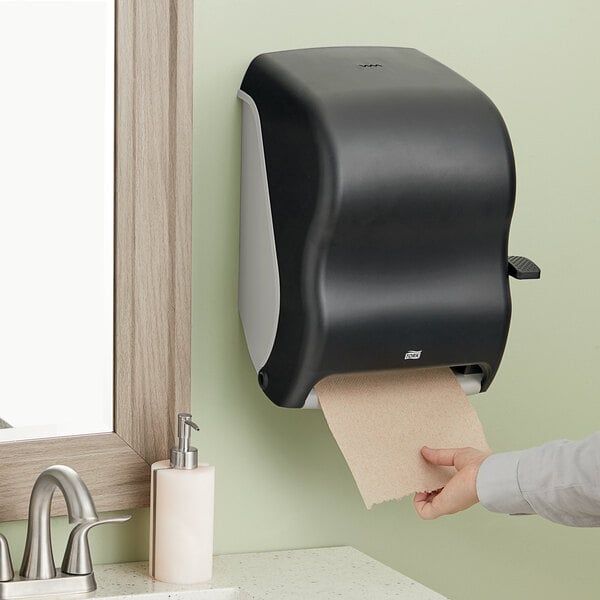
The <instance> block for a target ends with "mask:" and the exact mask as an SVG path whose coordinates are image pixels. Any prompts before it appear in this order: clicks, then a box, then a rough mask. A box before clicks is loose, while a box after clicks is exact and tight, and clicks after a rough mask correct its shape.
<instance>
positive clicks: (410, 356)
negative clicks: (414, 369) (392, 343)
mask: <svg viewBox="0 0 600 600" xmlns="http://www.w3.org/2000/svg"><path fill="white" fill-rule="evenodd" d="M421 352H422V350H409V351H408V352H407V353H406V354H405V355H404V360H419V358H421Z"/></svg>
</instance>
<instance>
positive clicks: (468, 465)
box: [413, 446, 490, 520]
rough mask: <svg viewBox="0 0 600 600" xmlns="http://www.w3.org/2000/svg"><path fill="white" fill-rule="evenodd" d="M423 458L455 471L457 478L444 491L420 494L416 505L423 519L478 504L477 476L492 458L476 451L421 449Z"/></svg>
mask: <svg viewBox="0 0 600 600" xmlns="http://www.w3.org/2000/svg"><path fill="white" fill-rule="evenodd" d="M421 454H422V456H423V458H424V459H425V460H426V461H428V462H430V463H431V464H433V465H440V466H445V467H454V468H455V469H456V474H455V475H454V476H453V477H452V479H450V481H449V482H448V483H447V484H446V485H445V486H444V487H443V488H441V489H439V490H436V491H434V492H417V493H416V494H415V497H414V500H413V503H414V505H415V510H416V511H417V513H418V515H419V516H420V517H421V518H422V519H426V520H429V519H435V518H437V517H441V516H442V515H451V514H454V513H457V512H459V511H461V510H465V509H466V508H469V507H471V506H473V505H474V504H477V502H479V498H478V497H477V485H476V483H477V473H478V472H479V467H480V466H481V463H482V462H483V461H484V460H485V459H486V458H487V457H488V456H489V455H490V453H489V452H482V451H481V450H476V449H475V448H440V449H434V448H428V447H427V446H423V448H421Z"/></svg>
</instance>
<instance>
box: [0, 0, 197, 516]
mask: <svg viewBox="0 0 600 600" xmlns="http://www.w3.org/2000/svg"><path fill="white" fill-rule="evenodd" d="M193 6H194V5H193V0H177V2H173V0H152V2H150V1H148V0H68V1H58V0H38V1H36V2H33V1H30V0H22V1H18V2H15V1H11V2H7V1H6V0H0V27H1V30H0V44H2V45H1V46H0V50H1V52H2V53H1V54H0V64H1V65H2V69H3V71H2V72H3V76H4V79H3V81H2V84H3V85H2V95H1V96H0V102H1V103H2V104H0V107H1V108H0V122H1V127H0V148H1V150H0V152H1V153H2V156H1V159H2V162H1V163H0V165H1V166H0V211H2V212H1V214H0V221H1V225H0V226H1V227H2V231H1V233H0V237H2V238H4V237H5V236H6V237H8V236H9V235H10V236H12V239H11V241H10V243H9V242H6V241H5V240H4V239H2V244H3V245H2V247H1V252H0V267H1V269H2V271H1V275H2V278H3V279H2V281H3V283H4V285H2V287H1V288H0V289H1V291H2V294H0V298H1V302H2V303H6V304H0V308H1V311H0V313H1V317H0V319H1V320H0V348H2V350H1V351H2V356H1V358H2V361H3V362H2V363H0V411H1V412H0V417H2V418H4V419H5V420H6V421H8V422H9V423H10V420H11V419H12V420H13V421H15V423H11V424H13V425H14V424H16V418H17V417H16V414H13V413H10V414H9V412H10V411H11V410H13V409H16V408H23V412H22V413H21V416H20V417H19V418H23V415H25V418H24V421H23V422H22V424H21V426H19V427H12V428H5V429H3V430H2V431H1V433H2V434H4V438H3V440H4V442H3V441H2V440H0V480H1V481H2V486H0V521H14V520H18V519H23V518H26V517H27V512H28V503H29V495H30V493H31V486H32V485H33V483H34V481H35V479H36V477H37V476H38V475H39V473H40V472H41V471H42V470H43V469H45V468H46V467H48V466H50V465H53V464H66V465H69V466H70V467H72V468H74V469H75V470H76V471H77V472H78V473H79V474H80V475H81V477H82V478H83V479H84V481H85V482H86V484H87V486H88V488H89V490H90V492H91V493H92V496H93V498H94V503H95V505H96V509H97V510H98V511H100V512H102V511H106V510H118V509H131V508H135V507H138V506H148V501H149V489H150V485H149V473H150V468H149V465H150V464H151V463H153V462H155V461H157V460H160V459H164V458H165V457H166V456H168V452H169V447H170V446H171V445H172V443H173V439H174V437H175V434H176V426H177V423H176V421H177V419H176V415H177V413H179V412H189V407H190V356H191V352H190V351H191V324H190V320H191V313H190V307H191V305H190V294H191V254H192V249H191V246H192V244H191V199H192V154H191V150H192V31H193ZM20 11H23V12H20ZM8 15H17V16H15V17H14V19H13V22H12V24H8V23H7V22H8ZM11 18H12V17H11ZM19 22H20V25H19V29H20V32H19V33H18V34H14V35H13V32H14V31H15V30H16V29H17V24H18V23H19ZM113 23H114V26H113ZM7 36H9V37H7ZM94 40H95V41H94ZM92 46H93V48H94V51H92ZM86 53H87V54H86ZM113 54H114V61H113V59H112V56H113ZM92 65H94V68H92ZM63 67H64V68H63ZM5 71H8V73H9V74H10V76H11V80H10V84H9V83H8V79H7V76H6V75H4V72H5ZM111 86H114V96H113V94H112V88H111ZM15 87H16V90H15V89H14V88H15ZM6 96H9V98H6ZM113 98H114V100H113ZM6 102H8V104H6ZM22 108H23V109H24V110H23V111H22V112H21V109H22ZM7 111H12V112H10V113H9V114H7ZM72 120H75V122H76V124H75V126H74V127H73V126H71V130H69V129H68V128H67V124H66V122H67V121H72ZM44 128H48V129H46V130H44ZM5 131H6V132H9V133H10V139H9V138H7V136H5V135H4V133H5ZM111 133H112V135H113V136H114V143H113V138H112V137H111ZM7 139H9V141H8V142H7ZM17 157H20V161H23V160H24V161H25V162H24V163H22V162H20V161H18V160H17ZM7 164H10V165H11V166H10V169H11V172H10V173H8V174H7V169H6V165H7ZM13 171H14V172H13ZM113 179H114V185H113ZM5 180H6V181H5ZM7 181H11V182H12V184H11V186H10V187H9V186H8V185H7ZM7 195H9V196H8V197H7ZM11 196H12V197H11ZM61 202H65V203H66V204H61ZM113 213H114V214H113ZM9 221H10V222H9ZM50 223H52V225H50ZM19 228H20V229H19ZM17 231H18V233H15V232H17ZM113 239H114V243H113ZM84 252H87V255H86V254H84ZM65 267H68V268H67V269H66V270H65ZM60 269H63V271H61V270H60ZM9 273H11V277H12V281H10V282H9V280H8V274H9ZM88 286H89V287H88ZM85 288H87V289H85ZM112 298H114V302H109V300H112ZM10 311H13V312H12V313H11V314H10V315H7V313H8V312H10ZM66 321H69V324H70V325H69V326H70V328H71V329H70V330H69V329H68V328H67V327H66V325H65V322H66ZM42 327H44V328H46V329H44V330H43V331H42V330H41V328H42ZM9 329H10V330H12V340H9V341H7V339H6V335H5V331H4V330H7V331H8V330H9ZM13 355H14V356H13ZM34 359H35V362H34ZM7 361H8V363H10V365H11V369H13V370H16V371H17V373H10V378H9V377H8V375H9V373H8V372H7V371H8V368H7ZM9 379H10V380H11V382H12V383H11V387H10V388H9V387H8V383H7V382H8V381H9ZM99 399H100V400H101V402H102V405H99V404H96V401H97V400H99ZM62 402H70V404H65V405H62V406H63V407H62V408H61V407H60V406H61V404H60V403H62ZM112 411H114V415H113V414H112ZM59 413H62V414H61V416H59ZM42 414H45V415H46V417H45V418H41V419H40V420H38V421H34V420H35V419H38V417H40V416H41V415H42ZM35 428H39V429H38V430H37V431H33V430H34V429H35ZM42 428H45V429H42ZM26 429H27V431H26V432H25V430H26ZM74 430H76V433H75V431H74ZM42 431H44V433H42ZM69 431H73V434H70V435H67V432H69ZM84 431H86V432H87V433H85V435H81V434H82V433H83V432H84ZM94 432H96V433H94ZM34 433H35V434H36V435H39V436H43V438H42V439H32V438H33V437H34ZM9 435H13V436H14V437H15V438H17V439H15V440H13V441H6V440H7V438H8V436H9ZM23 438H26V439H23ZM115 465H118V468H115ZM52 511H53V514H65V504H64V502H63V501H62V500H61V498H60V497H58V498H56V500H55V501H54V502H53V503H52Z"/></svg>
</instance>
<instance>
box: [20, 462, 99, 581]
mask: <svg viewBox="0 0 600 600" xmlns="http://www.w3.org/2000/svg"><path fill="white" fill-rule="evenodd" d="M57 488H58V489H60V491H61V492H62V493H63V496H64V497H65V501H66V503H67V511H68V515H69V523H91V522H93V521H97V520H98V515H97V514H96V507H95V506H94V501H93V500H92V496H91V495H90V492H89V490H88V489H87V486H86V485H85V483H84V482H83V480H82V479H81V477H79V475H78V474H77V472H76V471H74V470H73V469H71V468H70V467H65V466H63V465H55V466H53V467H48V468H47V469H46V470H45V471H42V473H40V475H39V477H38V478H37V480H36V482H35V484H34V486H33V490H32V491H31V498H30V500H29V520H28V525H27V541H26V542H25V551H24V553H23V562H22V563H21V570H20V574H21V577H24V578H25V579H52V578H53V577H56V567H55V565H54V557H53V555H52V541H51V539H50V506H51V504H52V496H53V495H54V492H55V491H56V489H57Z"/></svg>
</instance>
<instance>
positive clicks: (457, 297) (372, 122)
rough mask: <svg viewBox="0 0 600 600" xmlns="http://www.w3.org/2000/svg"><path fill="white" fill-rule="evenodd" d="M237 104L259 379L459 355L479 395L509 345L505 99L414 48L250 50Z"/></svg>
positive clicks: (251, 336)
mask: <svg viewBox="0 0 600 600" xmlns="http://www.w3.org/2000/svg"><path fill="white" fill-rule="evenodd" d="M239 97H240V98H241V99H242V100H243V117H242V120H243V124H242V183H241V191H242V199H241V223H240V279H239V309H240V315H241V319H242V323H243V328H244V333H245V336H246V341H247V344H248V348H249V351H250V355H251V358H252V361H253V363H254V366H255V368H256V370H257V372H258V379H259V383H260V386H261V387H262V389H263V390H264V392H265V393H266V395H267V396H268V397H269V398H270V399H271V400H272V401H273V402H274V403H275V404H278V405H279V406H285V407H302V406H306V405H315V404H317V398H316V394H315V392H314V390H313V387H314V385H315V384H316V383H317V382H318V381H319V380H320V379H322V378H323V377H326V376H327V375H331V374H334V373H347V372H358V371H370V370H384V369H398V368H415V367H434V366H449V367H452V368H454V370H455V373H456V374H457V376H458V377H459V381H460V382H461V384H462V385H463V387H464V388H465V390H466V391H467V393H469V392H470V393H475V392H478V391H485V390H486V389H487V388H488V386H489V385H490V383H491V381H492V379H493V378H494V375H495V373H496V371H497V369H498V366H499V363H500V360H501V357H502V353H503V351H504V347H505V344H506V338H507V334H508V327H509V322H510V313H511V303H510V291H509V286H508V275H509V272H510V274H512V275H514V276H516V277H518V278H535V277H539V274H540V272H539V269H538V268H537V267H536V266H535V264H534V263H532V262H531V261H529V260H528V259H524V258H522V257H510V262H509V257H508V256H507V245H508V232H509V226H510V220H511V216H512V211H513V205H514V197H515V167H514V159H513V153H512V148H511V142H510V138H509V136H508V132H507V130H506V127H505V125H504V122H503V120H502V117H501V116H500V114H499V112H498V110H497V109H496V107H495V106H494V105H493V104H492V102H491V101H490V100H489V98H487V96H485V94H483V93H482V92H481V91H480V90H478V89H477V88H476V87H475V86H474V85H472V84H471V83H469V82H468V81H467V80H466V79H464V78H462V77H461V76H459V75H458V74H456V73H455V72H454V71H452V70H450V69H449V68H447V67H445V66H444V65H442V64H440V63H439V62H437V61H435V60H433V59H432V58H429V57H428V56H426V55H424V54H422V53H421V52H418V51H417V50H413V49H408V48H378V47H347V48H312V49H304V50H290V51H284V52H273V53H269V54H262V55H260V56H258V57H256V58H255V59H254V60H253V61H252V63H251V64H250V66H249V67H248V70H247V72H246V75H245V77H244V80H243V82H242V85H241V90H240V92H239Z"/></svg>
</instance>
